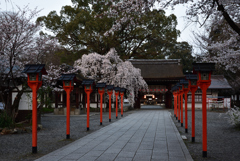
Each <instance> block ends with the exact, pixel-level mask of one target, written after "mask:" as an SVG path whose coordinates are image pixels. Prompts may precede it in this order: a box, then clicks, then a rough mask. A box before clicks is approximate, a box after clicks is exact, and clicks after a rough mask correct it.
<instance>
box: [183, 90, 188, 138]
mask: <svg viewBox="0 0 240 161" xmlns="http://www.w3.org/2000/svg"><path fill="white" fill-rule="evenodd" d="M184 99H185V133H188V109H187V94H186V93H185V94H184Z"/></svg>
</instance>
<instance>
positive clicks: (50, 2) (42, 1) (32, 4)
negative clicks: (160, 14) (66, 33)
mask: <svg viewBox="0 0 240 161" xmlns="http://www.w3.org/2000/svg"><path fill="white" fill-rule="evenodd" d="M0 1H1V2H0V8H1V10H8V11H12V10H14V9H13V7H15V6H16V5H17V6H19V7H20V8H23V7H24V6H26V5H28V6H29V8H30V9H34V8H36V7H37V8H38V9H39V10H40V9H42V10H41V12H40V13H39V16H46V15H47V14H48V13H49V12H50V11H53V10H56V11H57V12H58V13H59V11H60V10H61V7H62V6H65V5H71V4H72V2H71V0H0ZM5 1H8V2H7V3H5ZM15 8H16V7H15ZM185 9H186V8H185V7H183V6H177V7H176V8H175V10H174V11H171V10H167V11H166V14H167V15H169V14H171V13H173V14H175V15H176V16H177V20H178V26H177V29H178V30H180V31H181V36H180V37H179V38H178V41H187V42H188V43H189V44H190V45H194V44H193V36H192V32H191V31H192V30H194V31H196V30H197V29H198V28H197V27H196V26H195V25H194V24H192V25H190V26H188V25H187V21H186V19H185V18H184V16H185ZM186 26H188V27H187V28H186Z"/></svg>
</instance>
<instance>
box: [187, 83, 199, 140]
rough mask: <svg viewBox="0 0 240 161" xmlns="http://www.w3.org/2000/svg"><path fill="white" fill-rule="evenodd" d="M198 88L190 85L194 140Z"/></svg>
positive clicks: (193, 134)
mask: <svg viewBox="0 0 240 161" xmlns="http://www.w3.org/2000/svg"><path fill="white" fill-rule="evenodd" d="M189 82H190V81H189ZM197 89H198V87H197V86H190V91H191V93H192V142H195V92H196V91H197Z"/></svg>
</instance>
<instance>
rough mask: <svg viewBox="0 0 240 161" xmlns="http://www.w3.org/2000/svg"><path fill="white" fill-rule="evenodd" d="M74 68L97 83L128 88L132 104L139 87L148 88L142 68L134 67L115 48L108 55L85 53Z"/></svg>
mask: <svg viewBox="0 0 240 161" xmlns="http://www.w3.org/2000/svg"><path fill="white" fill-rule="evenodd" d="M74 68H76V69H78V70H79V71H80V72H81V73H82V74H83V76H85V77H86V78H89V79H94V80H95V81H96V82H97V83H98V82H105V83H107V84H108V85H114V86H117V87H121V88H126V89H127V94H128V98H129V102H130V103H131V104H132V105H133V104H134V97H135V95H136V94H137V93H138V91H139V89H147V84H146V82H145V81H144V80H143V78H142V76H141V71H140V69H137V68H134V67H133V65H132V64H131V62H129V61H125V62H124V61H122V60H121V59H120V58H119V56H118V54H117V52H116V50H115V49H113V48H112V49H111V50H110V51H109V52H108V53H107V54H106V55H100V54H97V53H91V54H88V55H83V56H82V59H78V60H76V61H75V63H74Z"/></svg>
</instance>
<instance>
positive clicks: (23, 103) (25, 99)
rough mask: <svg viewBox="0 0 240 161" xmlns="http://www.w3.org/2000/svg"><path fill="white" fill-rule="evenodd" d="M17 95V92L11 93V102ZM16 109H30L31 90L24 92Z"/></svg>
mask: <svg viewBox="0 0 240 161" xmlns="http://www.w3.org/2000/svg"><path fill="white" fill-rule="evenodd" d="M16 96H17V92H13V93H12V103H13V101H14V99H15V97H16ZM18 110H32V92H24V93H23V94H22V97H21V100H20V102H19V106H18Z"/></svg>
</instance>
